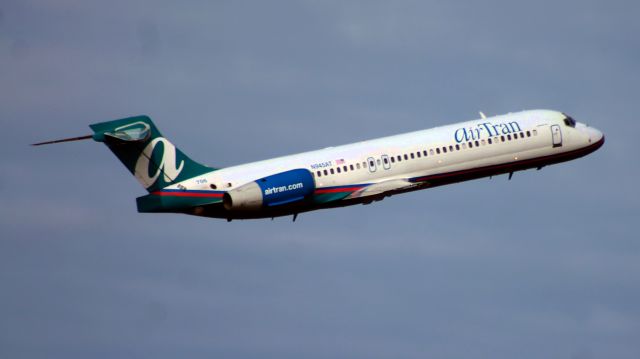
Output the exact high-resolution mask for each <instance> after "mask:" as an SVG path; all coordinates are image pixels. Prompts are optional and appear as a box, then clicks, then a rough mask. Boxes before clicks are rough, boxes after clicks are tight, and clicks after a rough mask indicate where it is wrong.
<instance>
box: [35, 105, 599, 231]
mask: <svg viewBox="0 0 640 359" xmlns="http://www.w3.org/2000/svg"><path fill="white" fill-rule="evenodd" d="M480 116H481V118H480V119H476V120H473V121H467V122H461V123H456V124H452V125H446V126H441V127H435V128H431V129H427V130H422V131H416V132H410V133H405V134H400V135H395V136H389V137H383V138H378V139H373V140H368V141H362V142H356V143H351V144H347V145H343V146H336V147H328V148H325V149H321V150H316V151H310V152H304V153H298V154H294V155H289V156H284V157H278V158H273V159H268V160H264V161H258V162H251V163H247V164H241V165H237V166H232V167H227V168H214V167H209V166H205V165H202V164H200V163H198V162H195V161H193V160H192V159H191V158H189V157H188V156H187V155H186V154H184V153H183V152H182V151H181V150H179V149H178V148H177V147H175V146H174V145H173V144H172V143H171V142H169V140H167V139H166V138H165V137H163V136H162V135H161V134H160V132H159V131H158V129H157V128H156V126H155V125H154V123H153V122H152V121H151V119H150V118H149V117H148V116H135V117H128V118H124V119H120V120H114V121H108V122H101V123H96V124H92V125H90V126H89V127H90V128H91V129H92V130H93V134H91V135H87V136H81V137H74V138H67V139H62V140H55V141H47V142H41V143H36V144H33V145H34V146H40V145H45V144H51V143H60V142H69V141H77V140H86V139H93V140H94V141H97V142H102V143H104V144H105V145H106V146H107V147H108V148H109V149H110V150H111V151H112V152H113V153H114V154H115V155H116V156H117V157H118V158H119V159H120V161H121V162H122V163H123V164H124V165H125V166H126V167H127V169H128V170H129V171H130V172H131V173H132V174H133V175H134V176H135V177H136V179H137V180H138V182H140V184H141V185H142V186H143V187H144V188H145V189H146V190H147V191H148V194H147V195H144V196H141V197H138V198H137V201H136V202H137V208H138V212H141V213H162V212H164V213H182V214H189V215H195V216H203V217H212V218H221V219H226V220H227V221H231V220H234V219H257V218H272V219H273V218H275V217H280V216H293V221H295V220H296V218H297V216H298V214H299V213H303V212H309V211H314V210H318V209H326V208H336V207H344V206H350V205H355V204H370V203H372V202H374V201H380V200H382V199H384V198H385V197H389V196H392V195H395V194H400V193H405V192H411V191H416V190H421V189H427V188H432V187H436V186H442V185H447V184H452V183H457V182H462V181H467V180H472V179H478V178H482V177H490V176H494V175H499V174H509V179H511V177H512V176H513V173H514V172H516V171H522V170H526V169H533V168H536V169H538V170H539V169H541V168H542V167H544V166H548V165H551V164H556V163H560V162H565V161H570V160H573V159H576V158H579V157H582V156H585V155H587V154H590V153H591V152H594V151H596V150H597V149H598V148H600V147H601V146H602V145H603V144H604V135H603V133H602V132H601V131H599V130H597V129H595V128H593V127H589V126H587V125H585V124H583V123H578V122H576V121H575V120H574V119H573V118H571V117H570V116H568V115H566V114H564V113H562V112H558V111H552V110H529V111H522V112H516V113H509V114H506V115H500V116H494V117H486V116H485V115H484V114H483V113H482V112H480Z"/></svg>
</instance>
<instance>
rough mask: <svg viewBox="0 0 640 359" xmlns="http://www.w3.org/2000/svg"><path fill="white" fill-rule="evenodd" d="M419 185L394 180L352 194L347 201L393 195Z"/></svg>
mask: <svg viewBox="0 0 640 359" xmlns="http://www.w3.org/2000/svg"><path fill="white" fill-rule="evenodd" d="M417 185H418V184H417V183H414V182H409V181H408V180H406V179H393V180H388V181H383V182H378V183H374V184H372V185H369V186H367V187H364V188H361V189H359V190H357V191H355V192H353V193H351V194H350V195H349V196H347V197H346V198H345V199H355V198H362V197H369V196H380V195H384V194H391V193H392V192H397V191H402V190H407V189H410V188H412V187H415V186H417Z"/></svg>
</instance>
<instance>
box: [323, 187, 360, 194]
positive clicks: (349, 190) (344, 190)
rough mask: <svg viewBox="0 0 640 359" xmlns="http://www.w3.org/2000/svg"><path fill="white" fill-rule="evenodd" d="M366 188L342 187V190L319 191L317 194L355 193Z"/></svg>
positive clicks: (328, 189)
mask: <svg viewBox="0 0 640 359" xmlns="http://www.w3.org/2000/svg"><path fill="white" fill-rule="evenodd" d="M361 188H364V187H342V188H327V189H322V188H321V189H317V190H316V191H315V194H322V193H340V192H354V191H357V190H359V189H361Z"/></svg>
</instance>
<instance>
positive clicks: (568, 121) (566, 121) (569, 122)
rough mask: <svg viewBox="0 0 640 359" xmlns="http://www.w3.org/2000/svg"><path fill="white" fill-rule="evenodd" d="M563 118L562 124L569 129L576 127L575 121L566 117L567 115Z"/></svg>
mask: <svg viewBox="0 0 640 359" xmlns="http://www.w3.org/2000/svg"><path fill="white" fill-rule="evenodd" d="M565 116H566V117H565V118H564V124H565V125H567V126H569V127H576V120H574V119H573V118H571V116H568V115H565Z"/></svg>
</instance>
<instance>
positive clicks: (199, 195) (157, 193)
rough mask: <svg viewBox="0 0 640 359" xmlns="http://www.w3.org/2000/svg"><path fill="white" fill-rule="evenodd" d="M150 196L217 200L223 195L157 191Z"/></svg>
mask: <svg viewBox="0 0 640 359" xmlns="http://www.w3.org/2000/svg"><path fill="white" fill-rule="evenodd" d="M151 194H154V195H156V196H163V197H213V198H219V197H222V196H223V194H222V193H192V192H191V193H190V192H161V191H157V192H152V193H151Z"/></svg>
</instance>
